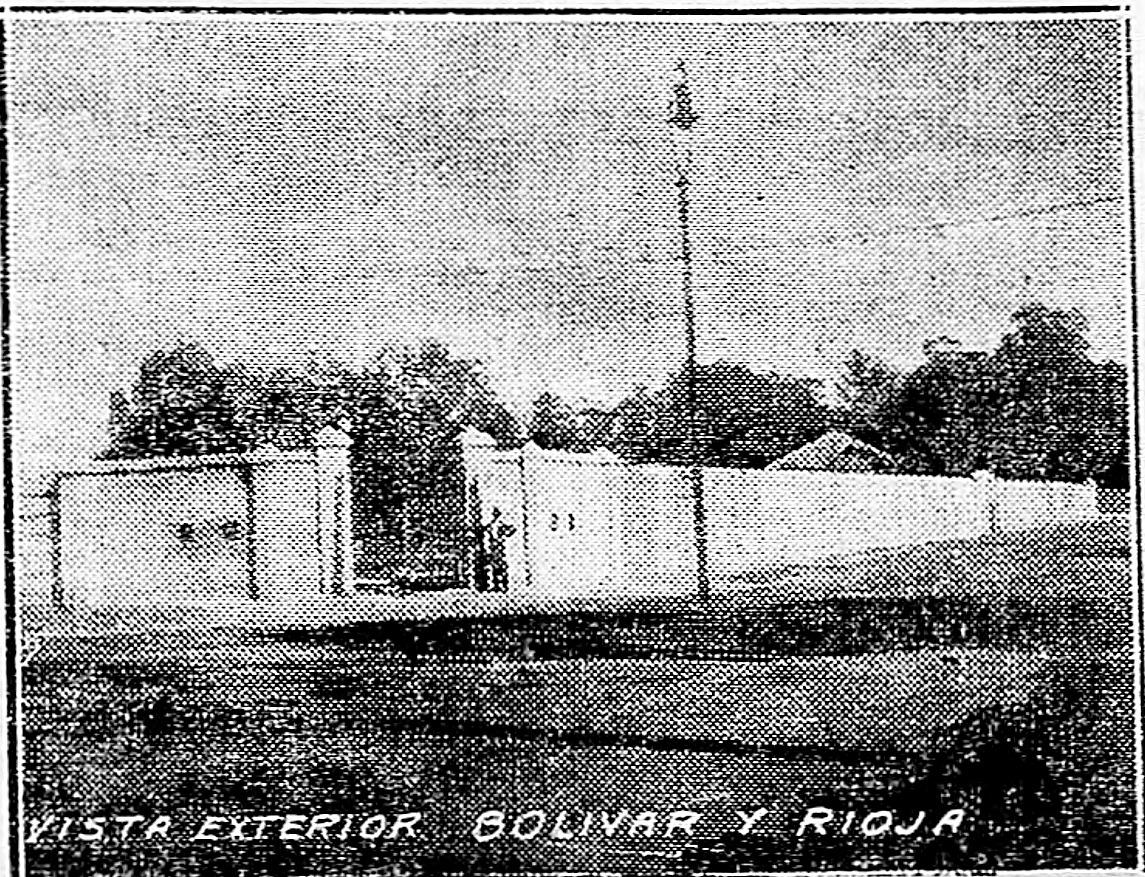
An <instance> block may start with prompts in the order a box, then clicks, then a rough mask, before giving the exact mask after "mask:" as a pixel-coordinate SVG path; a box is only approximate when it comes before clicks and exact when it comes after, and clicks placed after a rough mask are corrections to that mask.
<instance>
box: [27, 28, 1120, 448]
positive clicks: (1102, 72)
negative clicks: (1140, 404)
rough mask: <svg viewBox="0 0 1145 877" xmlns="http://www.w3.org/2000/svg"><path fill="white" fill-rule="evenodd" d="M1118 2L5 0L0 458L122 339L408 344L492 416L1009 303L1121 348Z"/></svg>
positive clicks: (251, 349) (789, 362)
mask: <svg viewBox="0 0 1145 877" xmlns="http://www.w3.org/2000/svg"><path fill="white" fill-rule="evenodd" d="M1120 33H1121V25H1120V24H1119V23H1116V22H1112V21H1099V20H1081V19H1074V20H1072V21H1064V22H1062V21H1059V22H1047V21H1022V20H1021V19H1015V18H1013V17H1010V18H1009V19H1008V20H1006V21H1003V22H999V21H997V20H995V21H989V20H981V19H979V20H973V19H971V20H965V21H949V20H948V21H945V22H931V23H925V22H917V21H916V22H908V21H904V20H899V21H893V20H886V19H867V20H863V21H854V20H852V21H848V22H834V23H832V22H826V21H817V20H814V19H809V18H805V17H804V18H800V19H798V20H794V21H783V20H776V19H766V18H760V19H756V20H753V21H750V22H743V21H733V20H726V21H723V22H714V23H713V22H711V21H699V20H696V19H688V18H682V19H677V20H674V21H655V20H648V19H629V20H616V19H613V20H588V19H584V18H581V19H579V20H557V19H551V18H550V19H541V18H538V17H529V18H527V19H519V20H516V21H512V20H501V21H497V20H493V19H488V18H485V19H482V18H474V17H462V18H430V17H419V16H405V17H385V16H363V17H351V16H326V17H321V18H297V17H288V18H276V17H273V16H270V15H258V16H221V17H212V16H201V15H200V16H169V17H167V18H166V19H162V18H151V19H147V18H142V17H135V18H132V17H130V16H128V15H124V14H119V15H115V16H107V15H104V16H94V15H93V16H87V17H86V18H85V17H76V16H72V17H64V16H61V15H56V16H52V15H41V16H38V17H37V16H35V15H30V14H29V15H24V16H22V17H17V19H16V20H15V21H14V22H13V24H12V27H11V30H10V35H9V41H8V51H9V58H8V64H9V75H10V93H9V101H10V106H9V112H10V123H11V133H10V138H11V139H10V149H11V155H10V162H11V164H10V176H11V189H10V195H11V215H10V222H11V227H10V255H11V287H10V293H11V305H12V316H13V323H12V327H13V348H12V351H13V383H14V403H15V419H16V437H15V439H16V440H15V453H16V464H17V467H18V468H24V469H25V470H26V471H31V470H33V469H36V468H39V467H42V466H45V465H47V466H56V465H62V464H66V463H67V462H69V461H72V460H76V459H82V458H83V457H86V456H87V455H90V454H91V453H92V452H93V451H95V450H97V449H98V448H99V447H100V446H101V445H102V443H103V442H104V440H105V436H104V430H105V418H106V399H107V393H108V392H109V391H110V390H111V389H114V388H117V387H127V386H129V385H130V382H131V377H132V373H133V371H134V369H135V368H136V366H137V364H138V362H139V360H140V359H141V358H142V357H143V356H144V355H146V354H147V353H148V352H150V351H152V350H154V349H157V348H161V347H169V346H171V345H173V344H175V343H177V342H181V341H198V342H200V343H201V344H203V345H204V346H205V347H207V348H208V349H211V350H212V351H214V352H216V353H217V354H218V355H219V356H220V357H221V358H222V359H224V360H233V359H242V360H245V361H248V362H254V363H267V364H269V363H274V362H278V361H282V360H289V359H294V360H297V359H299V358H301V357H304V356H305V355H306V354H307V352H308V351H316V352H319V353H323V354H332V355H335V356H338V357H341V358H344V359H349V360H361V359H363V358H364V357H366V356H368V354H369V353H370V352H371V351H372V350H374V349H376V348H377V347H378V346H379V345H380V344H383V343H386V342H393V341H415V340H417V339H419V338H424V337H435V338H439V339H441V340H443V341H445V342H447V343H448V344H449V345H450V346H451V347H452V348H453V349H454V350H455V351H456V352H458V353H460V354H464V355H466V356H472V357H476V358H479V359H481V360H482V361H483V362H484V363H485V364H486V368H487V371H488V373H489V374H490V376H491V378H492V380H493V383H494V385H495V386H496V387H497V389H498V390H499V391H500V392H501V393H502V394H503V395H504V397H505V398H506V399H507V400H509V401H510V403H511V404H513V405H514V406H515V407H516V408H517V409H518V410H521V409H522V408H523V407H525V406H526V405H527V400H528V399H530V398H531V397H532V396H534V395H535V394H536V393H538V392H539V391H541V390H542V389H549V390H552V391H555V392H558V393H561V394H563V395H565V396H567V397H568V398H569V399H570V401H573V402H579V401H581V400H584V401H587V402H604V403H608V402H614V401H616V399H617V398H618V397H619V396H621V395H623V394H624V393H626V392H628V391H630V390H631V389H632V387H633V386H634V385H637V384H652V385H655V384H657V383H659V382H661V381H662V380H663V377H664V375H665V374H666V373H667V372H668V371H669V370H671V369H672V368H674V367H676V366H678V364H679V362H680V359H681V356H682V323H681V309H680V305H679V302H680V294H679V277H678V274H679V266H678V264H677V263H676V262H675V261H674V253H675V247H676V241H677V238H676V237H675V228H674V225H673V223H674V218H675V213H674V201H673V199H674V197H675V189H674V187H673V171H672V141H671V135H670V129H669V127H668V126H667V125H666V124H665V119H666V117H667V114H668V107H667V104H668V97H669V91H670V87H671V83H672V77H673V67H674V65H675V63H676V60H677V59H678V58H681V57H682V58H684V59H686V60H687V62H688V66H689V70H690V76H691V80H692V86H693V90H694V100H695V109H696V110H697V111H698V112H699V113H700V116H701V120H700V123H699V124H698V125H697V126H696V128H695V129H694V137H693V140H694V154H695V159H694V163H695V166H694V173H693V195H694V199H695V203H694V209H693V218H694V239H695V243H694V247H695V254H696V284H697V300H698V335H699V351H700V357H701V359H705V360H710V359H716V358H721V357H722V358H727V359H733V360H738V361H741V362H746V363H748V364H750V365H752V366H754V367H758V368H766V369H774V370H777V371H783V372H791V373H800V374H808V375H812V376H817V377H823V378H832V377H834V376H836V375H837V373H838V370H839V365H840V362H841V360H842V359H843V357H844V356H845V355H846V353H847V351H848V350H850V349H851V348H855V347H858V348H862V349H865V350H868V351H870V352H872V353H875V354H877V355H879V356H881V357H883V358H885V359H887V360H889V361H891V362H893V363H896V364H898V365H901V366H904V367H905V366H909V365H910V364H912V363H915V362H917V361H919V359H920V358H921V347H922V343H923V342H924V341H925V340H927V339H928V338H933V337H936V336H939V335H949V336H952V337H955V338H958V339H961V340H962V341H963V342H964V344H965V345H966V346H968V347H986V346H990V345H992V344H993V343H995V341H996V340H997V338H998V336H999V335H1000V334H1001V332H1002V331H1004V330H1005V328H1006V322H1007V317H1008V315H1009V313H1011V312H1012V311H1013V310H1014V309H1015V308H1016V307H1017V306H1019V305H1021V304H1022V303H1024V302H1027V301H1042V302H1045V303H1046V304H1049V305H1054V306H1068V307H1077V308H1079V309H1080V310H1081V311H1082V312H1083V313H1084V314H1085V315H1086V317H1087V318H1088V319H1089V322H1090V327H1091V329H1090V337H1091V340H1092V342H1093V353H1094V355H1095V356H1097V357H1098V358H1115V359H1124V358H1125V357H1126V356H1127V347H1128V332H1127V326H1126V323H1127V319H1128V317H1127V313H1128V281H1127V278H1126V250H1127V247H1126V244H1125V237H1126V227H1125V218H1124V217H1125V214H1126V206H1125V204H1124V202H1123V200H1122V191H1123V186H1124V170H1123V163H1124V146H1123V140H1124V132H1123V130H1122V127H1121V126H1122V115H1123V110H1122V77H1121V71H1122V55H1121V43H1120V39H1121V36H1120Z"/></svg>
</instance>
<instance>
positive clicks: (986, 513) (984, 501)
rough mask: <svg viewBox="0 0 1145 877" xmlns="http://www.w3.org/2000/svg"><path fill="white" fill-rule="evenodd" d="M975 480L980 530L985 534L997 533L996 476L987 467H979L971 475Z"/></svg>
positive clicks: (997, 496)
mask: <svg viewBox="0 0 1145 877" xmlns="http://www.w3.org/2000/svg"><path fill="white" fill-rule="evenodd" d="M971 477H972V478H973V479H974V481H975V482H977V485H978V488H977V492H978V497H979V499H978V502H979V508H981V510H982V519H983V520H982V530H983V532H984V533H985V534H993V533H997V532H998V531H999V529H1000V527H999V526H998V501H999V491H998V477H997V476H996V475H995V474H994V473H993V472H991V471H990V470H989V469H979V470H978V471H977V472H975V473H974V474H973V475H972V476H971Z"/></svg>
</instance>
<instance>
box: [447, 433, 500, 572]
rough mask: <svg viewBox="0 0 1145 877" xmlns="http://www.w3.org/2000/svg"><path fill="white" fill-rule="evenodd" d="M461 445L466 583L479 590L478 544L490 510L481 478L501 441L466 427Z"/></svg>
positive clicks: (458, 440)
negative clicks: (483, 496)
mask: <svg viewBox="0 0 1145 877" xmlns="http://www.w3.org/2000/svg"><path fill="white" fill-rule="evenodd" d="M457 443H458V444H459V445H460V446H461V469H462V472H463V479H462V480H463V487H462V491H463V494H464V495H463V496H462V508H463V509H464V510H465V516H464V521H465V556H464V559H463V562H464V564H465V581H466V582H467V583H468V584H469V587H471V588H476V587H477V543H478V540H479V539H480V538H481V526H482V524H484V523H485V521H484V519H483V518H484V515H485V514H486V510H484V509H482V507H481V478H482V476H483V473H484V470H485V465H484V464H485V461H486V460H487V458H488V455H489V454H490V453H491V452H493V451H494V450H496V448H497V440H496V439H494V438H493V436H491V435H489V434H488V433H484V432H481V431H480V430H477V429H472V428H471V427H466V428H465V429H463V430H462V431H461V433H460V435H458V436H457Z"/></svg>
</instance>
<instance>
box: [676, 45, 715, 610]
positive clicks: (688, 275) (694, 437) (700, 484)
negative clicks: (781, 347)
mask: <svg viewBox="0 0 1145 877" xmlns="http://www.w3.org/2000/svg"><path fill="white" fill-rule="evenodd" d="M676 71H677V73H678V74H679V75H678V77H677V80H676V83H675V85H674V86H673V89H672V93H673V94H672V115H671V116H670V117H669V118H668V124H669V125H672V126H673V127H675V128H677V129H678V130H679V133H678V134H677V135H676V138H675V140H676V150H675V152H676V156H675V158H676V193H677V198H676V213H677V218H678V220H679V227H680V267H681V285H682V286H683V293H684V343H685V358H684V381H685V385H686V386H687V405H688V443H687V461H688V480H689V482H690V484H691V488H692V527H693V530H694V531H695V537H696V589H697V591H698V593H699V595H700V597H701V599H707V598H708V597H710V596H711V583H710V581H709V580H708V533H707V520H706V516H705V512H704V470H703V467H702V466H701V460H700V442H699V414H698V411H697V407H698V404H697V403H698V400H697V398H696V377H697V376H696V302H695V294H694V290H693V284H692V237H691V226H690V210H691V200H690V197H691V195H690V185H691V180H690V175H691V170H692V144H691V138H690V137H689V133H690V132H691V130H692V127H693V126H694V125H695V124H696V122H698V121H699V119H700V117H699V115H697V114H696V112H695V110H694V109H693V107H692V92H691V89H690V88H689V85H688V71H687V69H686V68H685V67H684V62H683V60H681V61H680V62H679V63H678V64H677V65H676Z"/></svg>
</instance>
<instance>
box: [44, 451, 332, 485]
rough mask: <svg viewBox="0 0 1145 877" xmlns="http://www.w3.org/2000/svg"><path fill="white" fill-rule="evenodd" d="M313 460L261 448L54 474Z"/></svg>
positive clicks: (109, 463)
mask: <svg viewBox="0 0 1145 877" xmlns="http://www.w3.org/2000/svg"><path fill="white" fill-rule="evenodd" d="M313 460H314V452H313V451H307V450H299V451H280V450H278V449H277V448H263V449H260V450H257V451H252V452H250V453H244V454H197V455H192V454H187V455H183V456H178V457H144V458H138V459H115V460H93V461H92V462H90V463H88V464H87V465H85V466H84V467H82V468H79V469H67V470H64V471H61V472H59V473H58V477H59V478H70V477H73V476H82V475H119V474H127V473H133V472H167V471H187V470H195V469H239V468H243V467H249V466H266V465H270V464H273V463H309V462H313Z"/></svg>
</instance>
